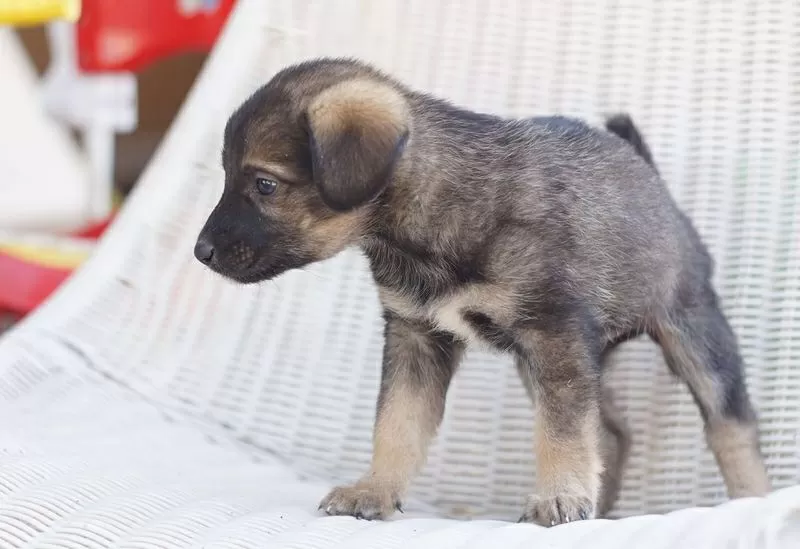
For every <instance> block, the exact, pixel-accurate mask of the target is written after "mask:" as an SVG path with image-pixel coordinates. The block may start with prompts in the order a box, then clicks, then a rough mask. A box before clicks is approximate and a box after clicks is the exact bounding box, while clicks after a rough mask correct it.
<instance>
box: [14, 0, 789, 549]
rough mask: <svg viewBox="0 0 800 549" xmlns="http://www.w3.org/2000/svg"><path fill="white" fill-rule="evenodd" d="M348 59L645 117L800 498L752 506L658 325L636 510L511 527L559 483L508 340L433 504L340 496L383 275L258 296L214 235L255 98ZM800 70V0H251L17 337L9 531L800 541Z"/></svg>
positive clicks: (356, 462) (467, 391) (639, 399)
mask: <svg viewBox="0 0 800 549" xmlns="http://www.w3.org/2000/svg"><path fill="white" fill-rule="evenodd" d="M339 54H352V55H357V56H359V57H362V58H365V59H367V60H369V61H372V62H374V63H376V64H378V65H379V66H381V67H383V68H385V69H387V70H389V71H391V72H392V73H394V74H396V75H397V76H398V77H400V78H402V79H403V80H405V81H407V82H409V83H410V84H411V85H414V86H416V87H419V88H423V89H426V90H429V91H432V92H435V93H437V94H442V95H445V96H447V97H449V98H451V99H452V100H454V101H455V102H457V103H460V104H464V105H467V106H471V107H473V108H476V109H481V110H490V111H494V112H498V113H504V114H509V115H523V114H524V115H531V114H535V113H545V112H554V111H558V112H562V113H568V114H575V115H580V116H584V117H588V118H591V119H595V120H596V119H597V117H598V116H599V115H601V114H603V113H605V112H608V111H612V110H618V109H623V110H627V111H629V112H631V113H632V114H633V116H634V119H635V120H636V121H637V122H638V123H639V124H640V126H641V127H642V128H643V129H644V131H645V133H646V134H647V137H648V139H649V142H650V144H651V146H652V148H653V150H654V153H655V156H656V158H657V161H658V163H659V166H660V168H661V170H662V172H663V174H664V176H665V178H666V179H667V181H668V182H669V183H670V185H671V188H672V190H673V192H674V194H675V196H676V197H677V198H678V200H679V201H680V202H681V204H682V205H683V206H684V207H685V209H686V211H687V213H689V214H690V215H691V216H692V217H693V219H694V220H695V222H696V223H697V226H698V228H699V229H700V231H701V232H702V234H703V235H704V237H705V239H706V241H707V243H708V244H709V246H710V247H711V248H712V251H713V252H714V254H715V256H716V259H717V262H718V276H717V285H718V288H719V290H720V292H721V294H722V296H723V299H724V305H725V308H726V310H727V312H728V314H729V315H730V318H731V320H732V323H733V325H734V327H735V328H736V330H737V333H738V334H739V337H740V342H741V345H742V348H743V352H744V354H745V358H746V360H747V364H748V370H747V374H748V379H749V386H750V390H751V392H752V395H753V398H754V400H755V403H756V405H757V407H758V410H759V413H760V416H761V428H762V444H763V449H764V451H765V454H766V459H767V463H768V467H769V471H770V476H771V478H772V480H773V482H774V484H775V487H776V489H777V490H776V492H775V493H774V494H772V495H770V496H768V497H766V498H762V499H746V500H737V501H733V502H728V503H723V501H724V499H725V498H724V491H723V487H722V483H721V479H720V475H719V473H718V470H717V468H716V465H715V464H714V461H713V458H712V457H711V454H710V452H709V451H708V450H707V449H706V447H705V444H704V441H703V435H702V428H701V424H700V422H699V419H698V413H697V410H696V408H695V406H694V404H693V403H692V402H691V399H690V398H689V396H688V394H687V391H686V390H685V389H684V388H683V387H682V386H680V385H678V384H677V383H675V382H673V381H671V379H670V377H669V375H668V373H667V370H666V368H665V367H664V366H663V364H662V362H661V358H660V356H659V353H658V352H657V350H656V348H655V347H654V346H653V345H652V344H650V343H648V342H646V341H637V342H633V343H631V344H629V345H628V346H627V347H626V348H625V349H624V350H622V351H621V352H620V353H619V357H618V361H617V362H618V363H617V365H616V368H615V370H614V372H613V385H614V386H615V387H616V389H617V392H618V393H619V395H620V397H621V404H622V405H623V406H624V408H625V411H626V416H627V418H628V421H629V423H630V424H631V426H632V428H633V431H634V437H635V439H634V447H633V451H632V456H631V460H630V465H629V468H628V470H627V472H626V476H625V480H624V487H623V492H622V496H621V499H620V501H619V503H618V506H617V509H616V515H617V516H618V517H627V518H621V519H620V520H615V521H600V520H598V521H586V522H578V523H571V524H567V525H564V526H559V527H556V528H552V529H542V528H539V527H536V526H532V525H526V524H513V523H510V522H506V521H507V520H508V519H515V518H516V516H517V515H518V513H519V510H520V506H521V505H522V501H523V498H524V495H525V494H526V493H527V492H529V491H530V490H532V487H533V481H534V479H533V463H532V460H533V456H532V451H531V449H530V448H531V444H532V442H531V436H532V428H531V426H532V422H533V421H534V417H533V413H532V410H531V407H530V405H529V403H528V402H527V400H526V397H525V396H524V391H523V389H522V387H520V386H519V384H518V382H517V379H516V374H515V373H514V371H513V368H512V367H511V366H510V363H509V362H508V361H507V360H506V359H501V358H497V357H494V356H490V355H485V354H480V353H474V354H471V355H470V357H469V359H468V361H467V364H465V366H464V368H463V370H462V371H461V372H460V374H459V376H457V379H456V381H455V383H454V386H453V387H452V392H451V396H450V399H449V402H448V409H447V413H446V418H445V421H444V424H443V425H442V429H441V432H440V436H439V438H438V440H437V442H436V444H435V447H434V448H433V449H432V452H431V455H430V459H429V462H428V466H427V467H426V469H425V471H424V473H423V475H422V476H421V477H420V478H419V479H418V481H417V482H416V483H415V484H414V488H413V493H412V496H413V497H412V501H410V502H407V510H406V513H405V515H398V516H397V517H395V518H394V519H393V520H390V521H387V522H366V521H358V520H355V519H351V518H347V517H333V518H328V517H322V516H321V515H320V514H319V513H318V512H317V511H316V505H317V503H318V501H319V500H320V498H321V497H322V496H323V495H324V494H325V492H326V490H327V489H328V488H329V487H330V486H331V485H332V484H333V483H335V482H340V481H347V480H352V479H355V478H356V476H357V475H358V474H359V473H361V472H362V471H363V469H364V468H365V467H366V464H367V462H368V458H369V453H370V438H371V424H372V418H373V413H374V402H375V395H376V392H377V383H378V376H379V366H378V365H379V356H380V348H381V337H380V328H379V314H378V306H377V301H376V296H375V292H374V290H373V289H372V286H371V285H370V282H369V276H368V274H367V272H366V270H365V268H364V263H363V261H362V259H361V258H360V256H359V255H358V254H356V253H355V252H352V253H347V254H344V255H342V256H340V257H338V258H336V259H334V260H332V261H329V262H327V263H326V264H322V265H318V266H316V267H314V268H310V269H308V270H306V271H298V272H293V273H288V274H287V275H285V276H282V277H280V278H279V279H278V280H276V281H274V282H272V283H265V284H263V285H261V286H258V287H237V286H233V285H231V284H228V283H225V282H223V281H221V280H220V279H219V278H217V277H215V276H214V275H212V274H210V273H209V272H208V271H207V270H206V269H204V268H203V267H202V266H201V265H199V264H198V263H197V262H196V261H195V260H194V259H193V257H192V248H193V244H194V240H195V237H196V234H197V232H198V230H199V228H200V226H201V224H202V223H203V221H204V220H205V217H206V215H207V214H208V212H209V211H210V208H211V207H212V206H213V204H214V202H215V201H216V199H217V197H218V193H219V191H220V179H221V177H220V176H221V169H220V167H219V160H218V159H219V147H220V137H221V130H222V128H223V126H224V123H225V120H226V118H227V115H228V114H229V113H230V111H231V110H232V108H233V107H234V106H235V105H236V104H237V103H238V101H240V100H241V99H242V98H243V97H245V96H246V95H247V94H248V92H249V91H251V90H252V89H253V88H254V87H255V86H257V85H258V84H259V83H261V82H264V81H265V80H266V79H267V78H268V77H269V76H270V75H271V74H272V73H274V72H275V71H276V70H277V69H279V68H280V67H282V66H284V65H286V64H289V63H291V62H294V61H296V60H299V59H302V58H307V57H312V56H317V55H339ZM798 66H800V3H797V2H793V1H792V0H786V1H781V0H774V1H766V0H761V1H760V2H758V3H756V2H744V1H741V2H725V3H723V2H719V3H702V2H691V1H681V2H679V1H677V0H676V1H669V2H663V1H660V0H649V1H639V2H594V1H588V0H587V1H583V2H581V1H572V2H565V3H557V2H555V1H552V2H551V1H545V0H537V1H525V0H519V1H516V2H514V1H502V2H492V3H491V4H490V3H488V2H487V3H483V4H481V3H478V2H469V3H467V4H461V3H456V2H447V1H445V0H438V1H437V0H419V1H418V0H408V1H404V0H394V1H383V2H380V3H378V2H369V1H367V0H346V1H340V2H325V1H322V0H318V1H311V0H308V1H300V0H295V1H292V0H270V1H269V2H264V1H263V0H241V1H240V3H239V5H238V8H237V10H236V12H235V14H234V15H233V18H232V21H231V23H230V25H229V26H228V28H227V29H226V32H225V34H224V36H223V37H222V39H221V41H220V43H219V46H218V48H217V49H216V51H215V52H214V54H213V56H212V58H211V59H210V61H209V63H208V66H207V67H206V69H205V71H204V73H203V75H202V76H201V78H200V80H199V82H198V83H197V85H196V86H195V88H194V90H193V91H192V93H191V95H190V97H189V99H188V100H187V102H186V106H185V108H184V109H183V110H182V112H181V113H180V115H179V117H178V119H177V121H176V122H175V124H174V126H173V128H172V129H171V131H170V133H169V135H168V137H167V138H166V140H165V142H164V144H163V146H162V147H161V148H160V150H159V152H158V154H157V155H156V158H155V159H154V160H153V162H152V164H151V165H150V167H149V169H148V170H147V172H146V174H145V175H144V176H143V178H142V181H141V183H140V185H139V186H138V189H137V191H136V192H135V194H134V196H133V197H132V199H131V200H130V201H129V203H128V204H127V206H126V208H125V210H124V212H123V213H122V215H121V217H120V219H119V220H118V221H117V222H116V224H115V225H114V226H113V227H112V228H111V230H110V233H109V234H108V236H107V237H106V238H105V239H104V240H103V241H102V242H101V244H100V247H99V250H98V251H97V253H96V254H95V255H94V257H93V258H92V260H91V261H90V262H89V264H87V265H86V266H85V267H84V268H83V269H82V270H81V271H80V272H79V273H78V274H77V275H76V276H75V277H73V279H72V280H71V281H70V282H69V283H68V284H66V286H65V287H64V288H63V290H61V291H59V292H58V293H57V295H56V296H54V298H53V299H51V300H50V301H49V302H48V303H47V304H46V305H45V306H44V307H43V308H42V309H41V310H40V311H39V312H37V313H36V314H34V315H33V316H32V317H30V318H29V319H28V320H26V321H25V322H24V323H23V324H22V325H21V326H20V327H19V328H17V329H15V330H13V331H12V332H11V333H10V334H9V335H7V336H6V337H5V339H4V340H3V342H2V344H0V547H2V548H3V549H6V548H11V547H41V548H51V547H60V548H77V547H80V548H89V547H91V548H100V547H104V548H105V547H130V548H134V547H135V548H165V549H166V548H178V547H205V548H256V547H257V548H267V547H276V548H278V547H280V548H283V547H295V548H312V547H313V548H323V547H325V548H327V547H334V546H335V547H365V548H375V547H401V546H402V547H431V548H434V547H435V548H440V547H487V548H488V547H559V548H561V547H575V548H577V547H588V548H593V549H594V548H600V547H614V548H631V549H633V548H640V547H644V546H647V547H651V548H655V547H676V548H687V547H690V548H693V547H698V548H704V549H705V548H709V547H770V548H777V547H800V487H798V486H794V487H793V485H797V484H798V483H799V482H800V443H799V442H798V435H800V277H798V275H797V273H798V268H800V228H799V226H800V181H798V177H799V176H798V161H799V160H800V151H798V137H797V132H798V129H799V128H800V79H799V77H798ZM312 371H313V375H312ZM312 380H313V383H312ZM497 395H502V398H498V397H497ZM681 509H682V510H681ZM467 517H471V518H473V519H476V517H481V520H477V519H476V520H471V521H467V520H454V519H457V518H467ZM484 519H487V520H484ZM488 519H493V520H488ZM498 519H503V520H498ZM537 544H538V545H537Z"/></svg>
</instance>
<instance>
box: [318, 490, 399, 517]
mask: <svg viewBox="0 0 800 549" xmlns="http://www.w3.org/2000/svg"><path fill="white" fill-rule="evenodd" d="M319 508H320V510H322V511H325V512H326V513H327V514H329V515H350V516H352V517H356V518H359V519H362V518H363V519H367V520H373V519H385V518H387V517H389V515H391V514H392V513H394V511H395V510H398V511H400V512H401V513H402V511H403V509H402V508H401V506H400V500H399V499H398V497H397V495H396V494H395V493H393V492H392V491H391V490H387V489H385V488H381V487H378V486H375V485H371V484H355V485H353V486H338V487H336V488H334V489H333V490H331V492H330V494H328V495H327V496H325V498H324V499H323V500H322V502H321V503H320V504H319Z"/></svg>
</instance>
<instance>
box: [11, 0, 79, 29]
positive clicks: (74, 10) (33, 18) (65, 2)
mask: <svg viewBox="0 0 800 549" xmlns="http://www.w3.org/2000/svg"><path fill="white" fill-rule="evenodd" d="M80 14H81V0H0V25H12V26H18V27H22V26H26V25H40V24H42V23H47V22H49V21H53V20H56V19H61V20H66V21H70V22H73V23H74V22H75V21H77V20H78V17H80Z"/></svg>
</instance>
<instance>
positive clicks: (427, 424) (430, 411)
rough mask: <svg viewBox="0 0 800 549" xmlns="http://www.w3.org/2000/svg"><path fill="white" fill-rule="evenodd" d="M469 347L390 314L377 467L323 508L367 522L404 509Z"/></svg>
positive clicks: (376, 438)
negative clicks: (406, 497)
mask: <svg viewBox="0 0 800 549" xmlns="http://www.w3.org/2000/svg"><path fill="white" fill-rule="evenodd" d="M463 348H464V346H463V344H462V343H460V342H458V341H457V340H456V339H454V338H453V336H451V335H449V334H446V333H442V332H439V331H436V330H434V329H433V327H432V326H430V325H428V324H425V323H421V322H412V321H409V320H405V319H402V318H399V317H397V316H394V315H392V314H387V315H386V330H385V342H384V352H383V370H382V372H381V388H380V393H379V395H378V405H377V419H376V422H375V429H374V432H373V451H372V465H371V467H370V469H369V471H368V472H367V473H366V474H365V475H364V476H362V477H361V479H360V480H359V481H358V482H356V483H355V484H354V485H352V486H340V487H337V488H334V489H333V490H332V491H331V493H330V494H328V495H327V496H326V497H325V499H323V500H322V503H320V509H322V510H324V511H325V512H326V513H327V514H329V515H352V516H355V517H358V518H366V519H382V518H386V517H388V516H389V515H391V514H392V513H393V512H394V511H395V509H400V501H401V499H402V497H403V496H404V494H405V491H406V489H407V488H408V485H409V483H410V482H411V480H412V478H413V477H414V476H415V475H416V474H417V473H418V472H419V470H420V469H421V468H422V466H423V465H424V464H425V458H426V455H427V452H428V447H429V446H430V443H431V441H432V440H433V437H434V435H435V434H436V430H437V429H438V427H439V424H440V423H441V420H442V414H443V413H444V403H445V396H446V394H447V388H448V387H449V385H450V380H451V379H452V376H453V373H454V372H455V369H456V367H457V366H458V363H459V361H460V359H461V355H462V353H463Z"/></svg>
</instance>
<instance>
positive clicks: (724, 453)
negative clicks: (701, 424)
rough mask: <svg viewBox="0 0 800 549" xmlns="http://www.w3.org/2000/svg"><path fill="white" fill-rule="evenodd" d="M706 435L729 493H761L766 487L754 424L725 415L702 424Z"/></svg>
mask: <svg viewBox="0 0 800 549" xmlns="http://www.w3.org/2000/svg"><path fill="white" fill-rule="evenodd" d="M706 439H707V440H708V445H709V447H710V448H711V451H712V452H713V454H714V457H715V458H716V460H717V463H718V464H719V468H720V470H721V471H722V476H723V478H724V479H725V485H726V487H727V489H728V493H729V494H730V497H732V498H736V497H752V496H762V495H765V494H767V493H768V492H769V491H770V482H769V478H768V477H767V474H766V471H765V469H764V463H763V459H762V457H761V454H760V452H759V451H758V429H757V428H756V427H755V425H745V424H742V423H740V422H736V421H731V420H727V419H719V420H715V421H711V422H709V423H708V425H707V427H706Z"/></svg>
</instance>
